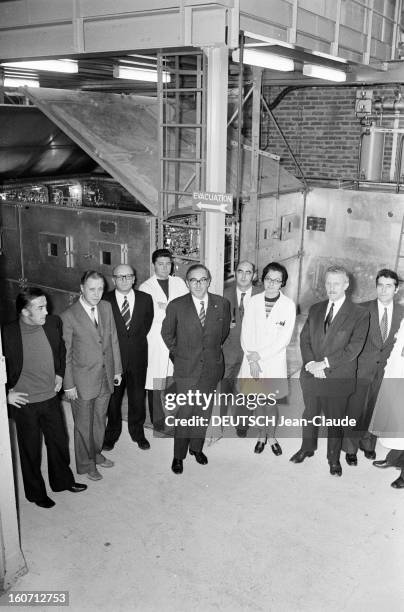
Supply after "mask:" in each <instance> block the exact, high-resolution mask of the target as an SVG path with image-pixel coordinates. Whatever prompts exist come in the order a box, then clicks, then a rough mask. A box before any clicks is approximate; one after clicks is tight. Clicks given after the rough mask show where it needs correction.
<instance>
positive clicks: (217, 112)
mask: <svg viewBox="0 0 404 612" xmlns="http://www.w3.org/2000/svg"><path fill="white" fill-rule="evenodd" d="M204 53H205V54H206V56H207V59H208V79H207V134H206V190H207V191H221V192H225V191H226V174H227V166H226V162H227V159H226V158H227V93H228V92H227V90H228V64H229V57H228V49H227V48H226V47H208V48H207V49H204ZM203 225H204V228H203V229H204V231H203V232H202V236H203V242H204V247H205V248H204V253H205V264H206V265H207V267H208V268H209V270H210V272H211V274H212V285H211V289H212V292H213V293H220V294H221V293H223V271H224V226H225V217H224V214H222V213H205V222H204V224H203Z"/></svg>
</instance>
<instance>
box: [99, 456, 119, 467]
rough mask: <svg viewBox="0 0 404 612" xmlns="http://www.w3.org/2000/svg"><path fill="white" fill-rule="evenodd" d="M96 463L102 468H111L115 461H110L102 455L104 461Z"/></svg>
mask: <svg viewBox="0 0 404 612" xmlns="http://www.w3.org/2000/svg"><path fill="white" fill-rule="evenodd" d="M97 465H98V466H99V467H103V468H111V467H114V465H115V463H114V462H113V461H111V459H107V458H106V457H104V461H103V462H102V463H97Z"/></svg>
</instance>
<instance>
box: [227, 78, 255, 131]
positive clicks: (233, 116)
mask: <svg viewBox="0 0 404 612" xmlns="http://www.w3.org/2000/svg"><path fill="white" fill-rule="evenodd" d="M253 90H254V86H253V85H252V86H251V89H249V90H248V92H247V93H246V95H245V96H244V98H243V106H244V104H245V103H246V102H247V100H248V98H249V97H250V96H251V94H252V92H253ZM237 115H238V108H236V110H235V111H234V113H233V114H232V116H231V117H230V119H229V120H228V122H227V127H229V126H230V125H231V124H232V123H233V121H234V120H235V118H236V117H237Z"/></svg>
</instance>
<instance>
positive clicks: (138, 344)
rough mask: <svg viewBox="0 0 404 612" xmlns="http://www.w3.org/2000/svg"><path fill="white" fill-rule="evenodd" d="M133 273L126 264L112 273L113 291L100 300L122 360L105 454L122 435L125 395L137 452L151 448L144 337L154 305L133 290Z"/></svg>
mask: <svg viewBox="0 0 404 612" xmlns="http://www.w3.org/2000/svg"><path fill="white" fill-rule="evenodd" d="M135 280H136V274H135V271H134V269H133V268H132V267H131V266H129V265H127V264H120V265H119V266H116V267H115V268H114V270H113V272H112V281H113V283H114V285H115V289H114V290H113V291H110V292H108V293H106V294H105V295H104V297H103V299H104V300H107V301H108V302H109V303H110V304H111V306H112V312H113V315H114V319H115V325H116V329H117V332H118V341H119V348H120V351H121V360H122V384H121V385H120V386H119V387H115V390H114V393H113V394H112V396H111V399H110V402H109V406H108V423H107V428H106V430H105V438H104V446H103V448H104V450H106V451H109V450H112V449H113V448H114V446H115V444H116V442H117V441H118V438H119V436H120V435H121V431H122V398H123V394H124V391H125V388H126V390H127V392H128V430H129V434H130V437H131V438H132V440H133V441H134V442H136V443H137V445H138V446H139V448H140V449H142V450H147V449H148V448H150V444H149V442H148V440H147V439H146V436H145V434H144V422H145V418H146V409H145V381H146V371H147V334H148V333H149V330H150V327H151V324H152V321H153V301H152V299H151V297H150V296H149V295H147V293H143V291H137V290H136V289H133V284H134V282H135Z"/></svg>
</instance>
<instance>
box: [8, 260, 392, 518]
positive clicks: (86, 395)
mask: <svg viewBox="0 0 404 612" xmlns="http://www.w3.org/2000/svg"><path fill="white" fill-rule="evenodd" d="M152 263H153V267H154V272H155V273H154V275H153V276H151V277H150V278H149V279H148V280H146V281H145V282H144V283H142V284H141V285H140V287H139V290H137V289H134V284H135V281H136V274H135V271H134V269H133V268H132V267H131V266H129V265H127V264H120V265H118V266H116V267H115V269H114V270H113V276H112V280H113V284H114V289H113V290H112V291H110V292H107V293H104V289H105V280H104V278H103V276H102V275H101V274H99V273H98V272H96V271H94V270H92V271H88V272H86V273H85V274H84V275H83V276H82V279H81V284H80V297H79V299H78V300H77V301H76V302H75V303H74V304H72V305H71V306H70V307H69V308H67V310H65V311H64V312H63V313H62V314H61V316H60V317H58V316H54V315H48V314H47V298H46V296H45V295H44V293H43V292H42V290H41V289H39V288H26V289H24V290H22V291H21V292H20V293H19V294H18V296H17V300H16V307H17V315H18V319H17V321H14V322H13V323H10V324H8V325H5V326H4V327H3V349H4V354H5V357H6V365H7V372H8V382H7V392H8V395H7V401H8V404H9V407H10V411H11V412H12V416H13V417H14V419H15V422H16V428H17V436H18V444H19V451H20V460H21V469H22V475H23V481H24V488H25V494H26V497H27V499H28V500H29V501H32V502H34V503H36V504H37V505H38V506H40V507H44V508H50V507H52V506H53V505H54V501H53V500H52V499H50V498H49V497H48V495H47V492H46V488H45V484H44V480H43V477H42V474H41V443H42V438H41V434H43V436H44V440H45V444H46V446H47V451H48V471H49V484H50V486H51V488H52V490H53V491H63V490H68V491H71V492H74V493H77V492H80V491H84V490H85V489H86V488H87V486H86V485H85V484H82V483H77V482H75V480H74V477H73V474H72V472H71V470H70V467H69V462H70V460H69V450H68V439H67V432H66V427H65V423H64V419H63V412H62V409H61V406H60V402H59V398H58V393H59V391H61V389H62V385H63V390H64V393H65V397H66V399H67V400H69V401H70V403H71V407H72V414H73V419H74V446H75V458H76V468H77V473H78V474H83V475H86V476H87V477H88V478H89V479H90V480H92V481H97V480H101V479H102V473H101V472H100V471H99V468H112V467H113V465H114V462H113V461H112V460H111V459H109V458H108V457H106V456H105V455H104V452H108V451H111V450H112V449H113V448H114V446H115V444H116V443H117V441H118V439H119V437H120V434H121V431H122V399H123V394H124V390H125V389H126V390H127V396H128V431H129V434H130V436H131V438H132V440H133V441H134V442H135V443H136V444H137V445H138V447H139V449H141V450H148V449H149V448H150V442H149V440H147V438H146V436H145V431H144V424H145V419H146V409H145V391H146V390H147V391H148V404H149V411H150V417H151V421H152V423H153V426H154V428H155V430H157V431H163V432H164V431H166V427H165V411H164V397H165V395H166V394H167V392H168V391H169V390H173V391H174V393H175V394H177V395H178V394H188V393H189V392H190V391H191V392H195V393H196V392H198V393H203V394H204V396H205V397H210V398H212V395H213V392H214V391H215V389H216V387H217V385H218V383H219V382H220V381H221V392H222V393H223V392H224V393H230V394H233V395H235V394H236V393H245V394H248V393H255V394H257V393H266V394H269V393H270V392H271V391H273V390H274V381H276V384H275V386H276V399H277V401H276V402H275V403H270V402H268V404H267V405H264V406H260V407H259V408H257V414H259V413H262V414H263V415H265V416H273V417H274V418H273V419H272V420H271V423H272V424H271V425H269V426H268V427H266V428H263V429H262V430H260V431H259V437H258V440H257V443H256V445H255V448H254V452H255V453H258V454H259V453H262V452H263V450H264V448H265V445H266V443H267V441H268V440H269V443H270V446H271V449H272V451H273V453H274V454H275V455H280V454H282V448H281V446H280V444H279V442H278V440H277V439H276V436H275V433H276V432H275V429H276V422H277V418H278V405H277V404H278V403H281V402H282V401H285V398H286V397H287V395H288V382H287V360H286V349H287V346H288V344H289V343H290V340H291V337H292V334H293V330H294V327H295V318H296V306H295V304H294V302H293V301H292V300H291V299H290V298H288V297H287V296H286V295H284V293H283V291H282V288H283V287H285V285H286V283H287V280H288V273H287V270H286V268H285V267H284V266H283V265H282V264H280V263H277V262H272V263H270V264H268V265H267V266H265V268H264V270H263V272H262V279H261V280H262V284H263V290H262V289H261V290H260V289H258V288H257V287H256V286H255V285H254V281H255V280H256V270H255V266H254V264H253V263H251V262H249V261H241V262H239V264H238V266H237V269H236V279H235V282H234V283H233V284H232V285H231V286H229V287H226V289H225V292H224V297H221V296H219V295H216V294H213V293H210V292H209V286H210V283H211V275H210V271H209V270H208V269H207V268H206V266H204V265H202V264H199V263H198V264H194V265H192V266H191V267H190V268H189V269H188V271H187V274H186V278H185V282H184V281H183V280H182V279H181V278H178V277H175V276H172V274H171V273H172V267H173V259H172V255H171V253H170V251H169V250H167V249H158V250H157V251H155V252H154V253H153V256H152ZM348 286H349V277H348V274H347V272H346V271H345V270H344V268H341V267H331V268H329V269H328V270H327V272H326V275H325V289H326V292H327V296H328V299H327V300H325V301H323V302H320V303H318V304H315V305H314V306H312V308H311V309H310V311H309V314H308V318H307V321H306V323H305V325H304V327H303V330H302V333H301V336H300V345H301V352H302V358H303V367H302V370H301V376H300V380H301V387H302V391H303V398H304V403H305V409H304V413H303V421H305V423H306V424H304V425H303V440H302V446H301V449H300V450H299V451H298V452H297V453H295V454H294V455H293V457H292V458H291V461H292V462H294V463H301V462H302V461H304V460H305V459H306V458H307V457H310V456H312V455H313V454H314V451H315V450H316V447H317V436H318V427H316V426H315V425H314V424H313V418H314V417H315V416H317V415H320V414H321V413H322V414H324V415H325V416H326V417H329V418H330V419H336V424H333V425H331V426H329V428H328V448H327V458H328V462H329V465H330V473H331V474H333V475H339V476H340V475H341V474H342V468H341V464H340V460H339V459H340V452H341V449H343V450H344V451H345V452H346V461H347V463H348V465H356V463H357V451H358V448H360V449H361V450H363V452H364V453H365V456H366V457H367V458H369V459H375V458H376V457H375V452H374V448H375V440H376V437H375V435H374V434H370V433H369V431H374V432H375V433H377V434H379V435H383V437H384V438H385V439H386V438H388V437H390V438H393V439H394V442H393V443H392V441H391V440H390V447H392V448H393V449H394V450H392V451H391V452H390V453H389V454H388V455H387V457H386V459H384V460H381V461H374V465H376V466H377V467H379V468H385V467H389V466H395V467H401V468H403V472H402V474H401V476H400V478H398V479H397V480H396V481H394V483H393V486H394V487H395V488H403V487H404V453H403V452H401V450H400V448H399V446H400V445H399V443H398V438H397V431H398V429H397V427H398V425H397V418H398V417H397V410H393V408H391V406H393V404H394V403H395V402H396V401H397V395H396V392H395V391H394V390H393V385H392V384H391V383H390V385H389V384H388V383H387V381H388V380H389V378H390V379H392V378H401V379H402V380H404V357H403V353H404V348H403V347H404V326H403V325H401V326H400V322H401V320H402V318H403V316H404V309H403V308H402V307H401V306H400V305H398V304H396V303H395V302H394V299H393V298H394V295H395V294H396V293H397V290H398V277H397V275H396V273H395V272H393V271H391V270H386V269H384V270H381V271H380V272H379V273H378V275H377V278H376V292H377V299H375V300H373V301H371V302H367V303H365V304H361V305H358V304H353V303H352V302H351V301H350V300H349V299H348V298H347V296H346V290H347V288H348ZM396 336H397V340H396V342H395V339H396ZM389 356H390V357H389ZM386 363H387V366H386ZM385 366H386V371H385V374H384V382H383V386H382V389H381V392H380V393H379V390H380V387H381V385H382V381H383V373H384V369H385ZM403 384H404V383H403ZM378 393H379V401H378V402H376V400H377V396H378ZM381 397H383V402H381V401H380V398H381ZM382 404H383V406H382ZM375 406H376V410H374V409H375ZM380 406H381V407H380ZM226 410H227V408H221V413H222V414H224V412H225V411H226ZM233 410H235V411H236V412H237V411H239V412H240V413H241V414H244V415H245V408H244V407H237V406H233ZM211 412H212V400H211V399H210V400H209V401H208V402H207V404H205V405H203V406H201V405H195V404H191V403H189V402H188V403H185V404H184V403H183V404H182V405H180V406H178V409H177V412H176V417H177V421H178V423H179V424H178V425H176V427H175V428H174V457H173V461H172V466H171V467H172V471H173V472H174V473H175V474H181V473H182V472H183V461H184V459H185V458H186V456H187V453H189V454H190V455H192V456H194V457H195V460H196V461H197V463H199V464H201V465H206V464H207V463H208V458H207V457H206V455H205V454H204V452H203V445H204V440H205V435H206V430H207V427H208V424H209V419H210V416H211ZM346 414H348V415H349V416H352V417H353V418H354V419H355V420H356V422H357V426H356V427H355V428H351V429H349V430H347V429H345V430H344V429H343V428H342V427H341V426H340V425H338V423H337V420H338V418H340V417H342V416H345V415H346ZM191 417H195V418H193V419H192V418H191ZM242 423H244V422H242ZM237 435H238V436H239V437H246V435H247V427H246V425H244V424H242V425H238V427H237ZM403 437H404V435H403ZM385 442H386V444H388V441H386V440H385Z"/></svg>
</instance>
